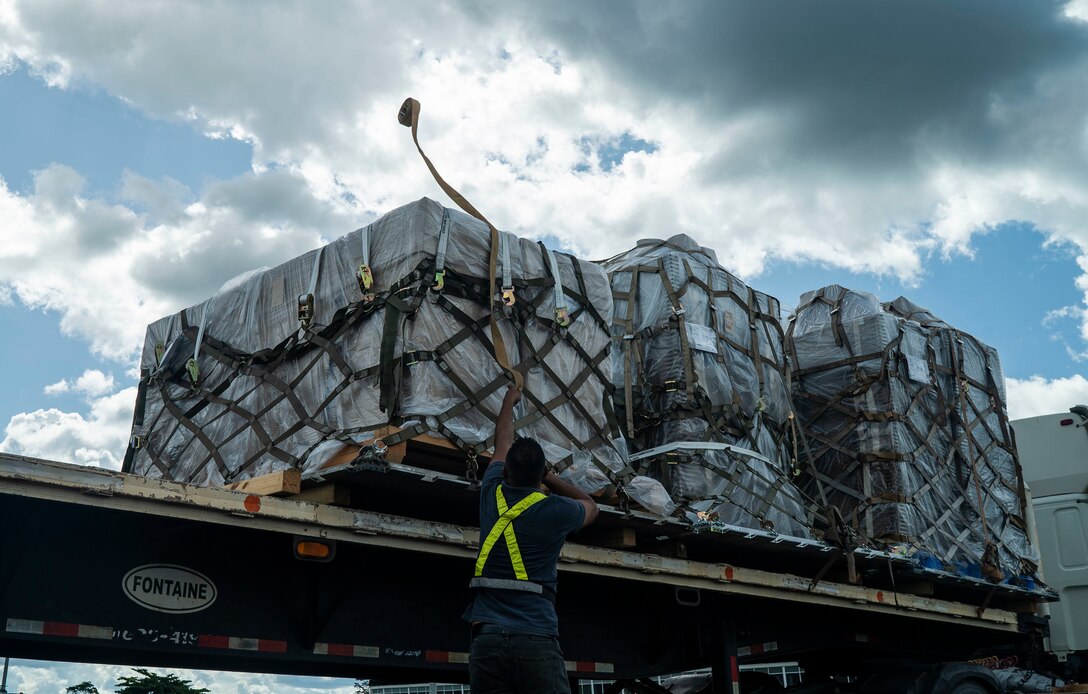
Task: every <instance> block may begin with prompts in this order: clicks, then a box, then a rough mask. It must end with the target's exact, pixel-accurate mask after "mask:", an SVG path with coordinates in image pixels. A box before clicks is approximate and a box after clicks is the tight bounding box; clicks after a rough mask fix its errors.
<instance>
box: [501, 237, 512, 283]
mask: <svg viewBox="0 0 1088 694" xmlns="http://www.w3.org/2000/svg"><path fill="white" fill-rule="evenodd" d="M508 236H510V234H507V233H506V232H505V231H500V232H499V252H500V253H501V254H502V286H503V288H504V289H505V288H506V287H512V286H514V285H513V284H512V282H513V279H512V278H511V274H510V241H509V239H508V238H507V237H508Z"/></svg>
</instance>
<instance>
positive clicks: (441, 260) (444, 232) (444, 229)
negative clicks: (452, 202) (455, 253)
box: [434, 210, 450, 272]
mask: <svg viewBox="0 0 1088 694" xmlns="http://www.w3.org/2000/svg"><path fill="white" fill-rule="evenodd" d="M449 244H450V211H449V210H443V211H442V226H441V227H439V229H438V251H437V252H436V253H435V254H434V271H435V272H442V270H444V269H445V267H446V247H447V246H449Z"/></svg>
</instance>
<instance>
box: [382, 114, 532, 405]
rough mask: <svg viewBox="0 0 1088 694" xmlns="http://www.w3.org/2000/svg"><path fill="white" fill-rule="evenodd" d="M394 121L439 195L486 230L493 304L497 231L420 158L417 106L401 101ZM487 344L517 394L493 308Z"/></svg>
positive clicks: (517, 382) (519, 381)
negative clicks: (408, 136) (408, 134)
mask: <svg viewBox="0 0 1088 694" xmlns="http://www.w3.org/2000/svg"><path fill="white" fill-rule="evenodd" d="M397 120H398V121H399V122H400V124H401V125H403V126H405V127H410V128H411V129H412V141H413V142H414V143H415V145H416V149H417V150H419V156H421V157H423V162H424V163H425V164H426V165H427V169H428V170H430V172H431V175H432V176H434V180H435V182H436V183H438V185H439V187H440V188H442V191H443V192H445V193H446V195H448V196H449V197H450V199H451V200H453V201H454V202H455V203H457V206H458V207H460V208H461V209H462V210H464V211H465V212H467V213H468V214H470V215H472V216H473V217H475V218H476V219H478V220H480V221H481V222H483V223H484V224H486V225H487V228H488V229H489V230H490V231H491V262H490V266H489V269H488V280H489V281H490V293H489V296H491V297H492V300H494V296H495V271H496V265H497V264H498V252H499V230H498V229H496V228H495V225H494V224H492V223H491V222H489V221H488V220H487V217H484V216H483V215H482V214H480V212H479V210H477V209H476V208H475V207H473V206H472V203H470V202H469V201H468V200H466V199H465V196H463V195H461V194H460V193H459V192H457V190H456V189H455V188H454V187H453V186H451V185H450V184H448V183H446V181H445V180H444V179H443V178H442V176H440V175H439V174H438V169H436V168H435V167H434V164H432V163H431V160H430V159H429V158H427V155H426V154H424V152H423V148H422V147H421V146H420V145H419V132H418V131H419V102H418V101H416V100H415V99H413V98H411V97H409V98H408V99H405V100H404V103H403V104H402V105H401V107H400V113H399V114H398V115H397ZM491 341H492V343H494V345H495V361H497V362H498V363H499V366H500V367H501V368H502V369H503V370H504V371H506V372H507V373H509V374H510V377H511V378H513V379H514V385H515V386H516V387H517V388H518V389H519V390H520V389H521V388H522V386H523V385H524V379H523V378H522V376H521V374H520V373H518V372H517V371H515V370H514V368H513V367H512V366H511V363H510V356H509V353H508V352H507V350H506V342H505V340H503V337H502V332H501V331H500V330H499V323H498V320H497V319H496V318H495V311H494V308H492V310H491Z"/></svg>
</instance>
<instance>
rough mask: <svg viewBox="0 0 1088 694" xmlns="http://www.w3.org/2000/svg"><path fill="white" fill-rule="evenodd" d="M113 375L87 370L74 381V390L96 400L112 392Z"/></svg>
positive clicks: (96, 370)
mask: <svg viewBox="0 0 1088 694" xmlns="http://www.w3.org/2000/svg"><path fill="white" fill-rule="evenodd" d="M113 386H114V384H113V374H104V373H102V372H101V371H99V370H98V369H87V370H86V371H84V372H83V375H82V376H80V377H79V378H77V379H76V383H75V389H76V390H77V391H79V392H80V393H83V394H84V395H86V396H87V397H89V398H97V397H101V396H103V395H105V394H106V393H108V392H110V391H111V390H113Z"/></svg>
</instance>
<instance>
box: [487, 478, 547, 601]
mask: <svg viewBox="0 0 1088 694" xmlns="http://www.w3.org/2000/svg"><path fill="white" fill-rule="evenodd" d="M546 498H548V497H546V496H544V495H543V494H541V493H540V492H533V493H532V494H530V495H529V496H527V497H525V498H524V499H522V500H521V501H519V502H518V503H516V504H514V505H513V506H511V507H509V508H508V507H507V505H506V498H505V497H504V496H503V494H502V485H501V484H500V485H498V486H497V487H495V503H496V505H497V506H498V509H499V520H497V521H496V522H495V525H493V526H492V527H491V532H489V533H488V534H487V539H485V540H484V542H483V544H481V545H480V556H479V557H477V558H476V576H482V575H483V573H484V565H485V564H486V563H487V558H488V557H489V556H490V555H491V550H492V548H493V547H494V546H495V543H496V542H498V541H499V536H503V537H505V538H506V549H507V551H508V552H509V554H510V563H511V564H513V565H514V575H515V576H517V577H518V580H519V581H528V580H529V574H528V573H527V572H526V571H525V562H524V561H523V560H522V558H521V548H520V547H518V540H517V536H516V535H514V527H513V526H512V525H510V524H511V523H513V522H514V519H516V518H517V517H518V516H520V515H521V514H522V513H524V512H525V511H526V509H528V508H529V507H530V506H532V505H533V504H536V503H539V502H541V501H544V499H546Z"/></svg>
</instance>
